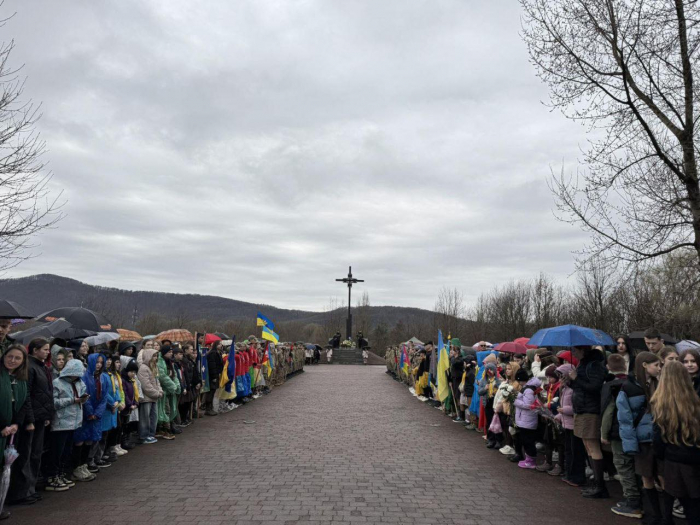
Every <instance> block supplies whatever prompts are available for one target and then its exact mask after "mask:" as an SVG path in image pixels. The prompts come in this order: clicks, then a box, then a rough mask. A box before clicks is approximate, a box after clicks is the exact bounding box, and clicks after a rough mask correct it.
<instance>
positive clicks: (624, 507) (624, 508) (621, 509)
mask: <svg viewBox="0 0 700 525" xmlns="http://www.w3.org/2000/svg"><path fill="white" fill-rule="evenodd" d="M620 503H621V504H620ZM620 503H618V504H617V505H615V506H614V507H613V508H611V509H610V510H611V511H613V513H615V514H617V515H618V516H625V517H627V518H637V519H641V518H642V516H643V515H644V513H643V512H642V506H641V504H640V502H639V500H636V501H635V500H628V501H621V502H620Z"/></svg>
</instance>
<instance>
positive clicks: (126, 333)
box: [117, 328, 143, 341]
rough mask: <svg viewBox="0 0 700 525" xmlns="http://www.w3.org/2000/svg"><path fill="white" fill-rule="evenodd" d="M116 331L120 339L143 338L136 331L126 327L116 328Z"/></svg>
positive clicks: (137, 339)
mask: <svg viewBox="0 0 700 525" xmlns="http://www.w3.org/2000/svg"><path fill="white" fill-rule="evenodd" d="M117 332H118V333H119V335H120V336H121V339H122V341H140V340H141V339H143V338H142V337H141V334H139V333H138V332H134V331H133V330H127V329H126V328H117Z"/></svg>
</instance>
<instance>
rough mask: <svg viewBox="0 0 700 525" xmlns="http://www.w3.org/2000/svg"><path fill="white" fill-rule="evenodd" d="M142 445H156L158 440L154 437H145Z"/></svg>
mask: <svg viewBox="0 0 700 525" xmlns="http://www.w3.org/2000/svg"><path fill="white" fill-rule="evenodd" d="M143 443H144V444H145V445H152V444H153V443H158V440H157V439H156V438H154V437H147V438H146V439H144V440H143Z"/></svg>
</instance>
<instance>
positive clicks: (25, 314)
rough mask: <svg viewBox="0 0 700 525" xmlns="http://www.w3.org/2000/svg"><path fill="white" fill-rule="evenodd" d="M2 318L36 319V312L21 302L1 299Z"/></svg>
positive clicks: (0, 313) (0, 316)
mask: <svg viewBox="0 0 700 525" xmlns="http://www.w3.org/2000/svg"><path fill="white" fill-rule="evenodd" d="M0 319H34V314H32V313H31V312H30V311H29V310H27V309H26V308H25V307H24V306H22V305H21V304H17V303H16V302H14V301H7V300H5V299H3V300H2V301H0Z"/></svg>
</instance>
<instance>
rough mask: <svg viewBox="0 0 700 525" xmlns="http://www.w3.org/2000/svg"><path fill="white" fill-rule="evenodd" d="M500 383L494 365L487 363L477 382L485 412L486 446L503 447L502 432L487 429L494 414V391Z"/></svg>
mask: <svg viewBox="0 0 700 525" xmlns="http://www.w3.org/2000/svg"><path fill="white" fill-rule="evenodd" d="M500 384H501V378H500V377H499V376H498V370H497V369H496V365H495V364H493V363H488V364H487V365H486V366H485V367H484V377H482V379H481V381H480V382H479V396H480V397H481V399H482V401H483V403H484V411H485V413H486V427H485V428H486V437H487V441H486V447H487V448H498V449H501V448H503V432H498V433H495V432H492V431H491V430H489V427H490V426H491V420H492V419H493V415H494V400H495V398H496V392H497V391H498V387H499V386H500Z"/></svg>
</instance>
